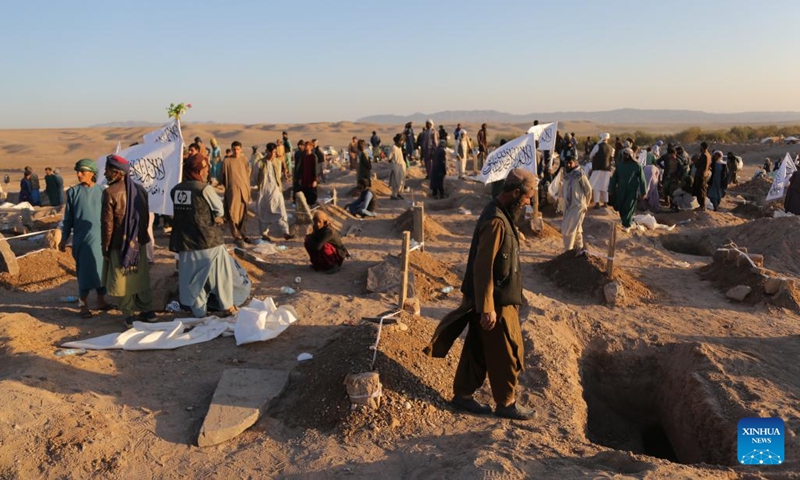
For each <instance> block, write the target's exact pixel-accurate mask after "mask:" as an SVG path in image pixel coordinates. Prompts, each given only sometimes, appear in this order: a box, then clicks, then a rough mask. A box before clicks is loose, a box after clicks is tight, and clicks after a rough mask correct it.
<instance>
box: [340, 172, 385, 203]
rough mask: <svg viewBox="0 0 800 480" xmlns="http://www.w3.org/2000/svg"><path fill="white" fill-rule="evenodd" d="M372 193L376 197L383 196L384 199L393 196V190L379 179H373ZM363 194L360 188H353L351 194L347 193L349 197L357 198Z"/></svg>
mask: <svg viewBox="0 0 800 480" xmlns="http://www.w3.org/2000/svg"><path fill="white" fill-rule="evenodd" d="M370 189H371V190H372V193H374V194H375V195H381V196H384V197H388V196H390V195H391V194H392V189H391V188H389V185H387V184H386V182H384V181H383V180H378V179H377V178H373V179H372V186H371V187H370ZM360 193H361V192H360V191H359V190H358V187H357V186H356V187H353V188H352V189H351V190H350V191H349V192H347V196H348V197H357V196H358V195H359V194H360ZM348 203H349V202H348Z"/></svg>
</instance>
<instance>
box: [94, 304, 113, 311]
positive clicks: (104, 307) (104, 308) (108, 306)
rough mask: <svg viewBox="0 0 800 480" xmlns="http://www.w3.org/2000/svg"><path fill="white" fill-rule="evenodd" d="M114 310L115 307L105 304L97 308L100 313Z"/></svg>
mask: <svg viewBox="0 0 800 480" xmlns="http://www.w3.org/2000/svg"><path fill="white" fill-rule="evenodd" d="M114 308H116V307H115V306H114V305H111V304H110V303H106V304H105V305H103V306H101V307H97V309H98V310H100V311H101V312H108V311H111V310H114Z"/></svg>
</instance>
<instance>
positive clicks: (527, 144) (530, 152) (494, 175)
mask: <svg viewBox="0 0 800 480" xmlns="http://www.w3.org/2000/svg"><path fill="white" fill-rule="evenodd" d="M535 146H536V140H535V139H534V138H533V134H531V133H528V134H526V135H523V136H521V137H518V138H515V139H514V140H511V141H510V142H508V143H506V144H505V145H501V146H499V147H497V149H495V150H494V151H493V152H492V153H490V154H489V156H488V157H486V162H484V164H483V169H481V174H480V175H479V176H478V177H477V179H478V180H480V181H481V182H483V183H489V182H495V181H497V180H505V178H506V176H507V175H508V172H510V171H511V169H514V168H524V169H525V170H529V171H530V172H532V173H533V174H534V175H536V150H535V148H536V147H535Z"/></svg>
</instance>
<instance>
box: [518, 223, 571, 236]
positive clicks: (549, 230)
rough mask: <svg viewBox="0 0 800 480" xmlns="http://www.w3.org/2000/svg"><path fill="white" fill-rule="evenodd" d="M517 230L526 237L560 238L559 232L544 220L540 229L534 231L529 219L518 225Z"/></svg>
mask: <svg viewBox="0 0 800 480" xmlns="http://www.w3.org/2000/svg"><path fill="white" fill-rule="evenodd" d="M519 231H520V232H522V234H523V235H525V237H526V238H528V239H533V238H535V239H546V238H561V232H559V231H558V230H556V229H555V228H554V227H552V226H551V225H550V224H549V223H547V222H545V221H542V229H541V230H538V231H536V230H534V229H533V228H532V225H531V222H530V220H527V221H525V222H523V223H522V225H521V226H520V227H519Z"/></svg>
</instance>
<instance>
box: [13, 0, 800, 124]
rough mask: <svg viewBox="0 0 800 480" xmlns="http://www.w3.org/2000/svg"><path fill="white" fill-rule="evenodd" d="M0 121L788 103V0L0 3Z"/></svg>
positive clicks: (723, 108)
mask: <svg viewBox="0 0 800 480" xmlns="http://www.w3.org/2000/svg"><path fill="white" fill-rule="evenodd" d="M3 17H4V22H3V28H2V29H0V52H2V60H0V61H2V62H3V67H4V68H3V79H2V81H0V128H28V127H31V128H35V127H63V126H72V127H79V126H88V125H92V124H97V123H104V122H112V121H124V120H147V121H161V120H166V119H167V117H166V113H165V108H166V106H167V105H168V104H169V103H170V102H181V101H183V102H190V103H192V104H193V108H192V110H190V111H189V112H188V114H187V115H186V116H185V120H186V121H187V122H192V121H208V120H211V121H216V122H226V123H296V122H315V121H338V120H355V119H357V118H359V117H362V116H367V115H373V114H381V113H394V114H400V115H403V114H411V113H414V112H423V113H432V112H436V111H441V110H477V109H493V110H500V111H505V112H509V113H518V114H522V113H531V112H548V111H575V110H589V111H595V110H609V109H615V108H624V107H631V108H645V109H650V108H670V109H692V110H704V111H707V112H720V113H722V112H741V111H756V110H757V111H800V95H798V94H797V90H798V86H800V61H799V60H798V58H797V55H798V54H797V46H798V45H800V33H798V32H800V22H798V19H800V2H798V1H797V0H785V1H784V0H766V1H762V2H753V1H750V0H748V1H744V0H714V1H707V0H693V1H684V0H677V1H676V0H670V1H663V0H662V1H647V0H643V1H635V0H630V1H597V2H596V1H591V0H586V1H572V0H560V1H546V2H545V1H530V0H528V1H525V0H517V1H513V2H510V1H498V0H481V1H480V2H473V1H470V0H460V1H447V0H438V1H436V0H428V1H416V0H404V1H400V2H388V1H360V0H348V1H346V2H337V1H331V0H325V1H322V0H320V1H311V0H306V1H303V0H291V1H289V0H287V1H268V0H232V1H229V2H219V3H218V4H214V3H213V2H198V1H193V2H189V1H184V0H162V1H159V2H155V1H149V0H148V1H125V2H121V1H120V2H118V1H108V0H101V1H85V0H73V1H71V2H61V1H58V2H54V1H46V2H45V1H41V0H26V1H15V2H4V5H3Z"/></svg>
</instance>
